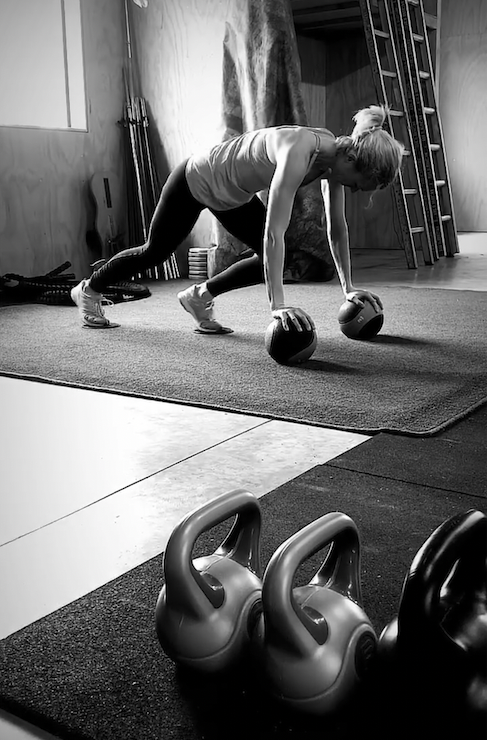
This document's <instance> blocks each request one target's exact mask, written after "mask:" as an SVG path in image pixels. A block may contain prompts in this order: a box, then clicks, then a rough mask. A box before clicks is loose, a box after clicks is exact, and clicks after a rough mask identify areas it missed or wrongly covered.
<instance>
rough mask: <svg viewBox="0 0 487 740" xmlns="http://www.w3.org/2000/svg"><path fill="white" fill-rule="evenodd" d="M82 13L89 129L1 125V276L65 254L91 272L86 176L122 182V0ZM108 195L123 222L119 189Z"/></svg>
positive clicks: (89, 2)
mask: <svg viewBox="0 0 487 740" xmlns="http://www.w3.org/2000/svg"><path fill="white" fill-rule="evenodd" d="M82 18H83V42H84V53H85V65H86V70H85V72H86V88H87V97H88V106H89V107H88V114H89V131H88V132H76V131H53V130H45V129H33V128H20V127H15V128H10V127H0V148H1V150H2V157H1V158H0V274H4V273H6V272H17V273H20V274H23V275H36V274H37V275H38V274H43V273H45V272H48V271H49V270H52V269H53V268H55V267H57V266H58V265H60V264H61V263H62V262H64V261H65V260H69V261H70V262H71V263H72V268H71V271H74V272H75V273H76V275H77V276H79V277H83V276H84V275H86V274H89V272H88V271H89V262H90V261H93V259H95V258H96V254H93V253H92V252H90V250H89V249H88V247H87V246H86V243H85V233H86V230H87V228H89V227H91V225H92V223H93V219H94V209H93V206H92V204H91V202H90V200H89V196H88V181H89V178H90V177H91V175H92V174H93V173H94V172H95V171H96V170H98V169H106V170H110V171H114V172H115V173H116V174H117V176H118V181H119V183H120V187H121V183H122V161H123V158H122V152H121V133H120V129H119V126H118V125H117V121H118V120H119V119H120V117H121V114H122V111H123V97H124V92H123V78H122V60H123V55H124V53H125V43H124V36H123V5H122V0H83V2H82ZM114 196H115V197H114V204H115V208H116V213H117V216H118V220H119V223H121V224H122V226H123V220H124V217H123V214H124V212H125V209H124V193H123V192H122V191H121V190H120V189H119V190H118V192H116V193H115V194H114Z"/></svg>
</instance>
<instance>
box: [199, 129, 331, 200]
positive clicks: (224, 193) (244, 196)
mask: <svg viewBox="0 0 487 740" xmlns="http://www.w3.org/2000/svg"><path fill="white" fill-rule="evenodd" d="M276 128H284V127H280V126H279V127H276ZM286 128H287V127H286ZM268 130H269V129H257V130H256V131H247V132H246V133H244V134H240V135H239V136H235V137H233V138H232V139H228V140H227V141H224V142H222V143H221V144H217V145H216V146H214V147H213V148H212V149H211V150H210V151H209V152H208V153H206V154H200V155H193V156H192V157H190V158H189V159H188V161H187V163H186V169H185V174H186V180H187V183H188V186H189V189H190V192H191V194H192V196H193V197H194V198H195V199H196V200H197V201H198V202H199V203H202V204H203V205H205V206H206V207H207V208H212V209H213V210H215V211H227V210H230V209H231V208H238V207H239V206H241V205H243V204H244V203H248V202H249V201H250V200H251V199H252V198H253V197H254V195H255V194H256V193H258V192H259V191H260V190H265V189H266V188H268V187H269V185H270V182H271V180H272V177H273V175H274V171H275V169H276V165H275V164H274V163H273V162H271V161H270V159H269V157H268V155H267V148H266V144H265V137H266V134H267V132H268ZM313 133H314V134H315V136H316V147H315V149H314V151H313V153H312V155H311V158H310V162H309V165H308V170H307V173H306V174H307V175H308V174H309V172H310V169H311V167H312V166H313V164H314V161H315V159H316V157H317V156H318V152H319V150H320V138H319V136H318V134H316V133H315V132H313ZM319 174H320V173H319V172H317V174H316V176H315V177H318V176H319ZM315 177H313V178H312V179H315ZM303 184H304V180H303Z"/></svg>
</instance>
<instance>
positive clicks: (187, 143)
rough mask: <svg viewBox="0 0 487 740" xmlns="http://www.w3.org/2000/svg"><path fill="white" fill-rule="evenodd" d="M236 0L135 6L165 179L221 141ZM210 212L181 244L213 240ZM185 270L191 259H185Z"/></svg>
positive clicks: (142, 70)
mask: <svg viewBox="0 0 487 740" xmlns="http://www.w3.org/2000/svg"><path fill="white" fill-rule="evenodd" d="M231 5H232V0H184V2H177V3H176V2H174V0H151V2H150V3H149V7H148V8H147V9H141V8H138V7H136V6H135V5H133V7H131V11H132V19H133V26H134V47H135V53H136V57H137V60H138V69H139V79H140V87H141V93H142V95H143V96H144V97H145V98H146V99H147V101H148V105H149V112H150V116H151V121H152V123H153V126H152V133H153V140H154V144H155V153H156V159H157V163H158V170H159V172H160V174H161V178H162V180H163V181H164V180H165V178H166V177H167V174H168V173H169V171H170V170H172V169H173V168H174V167H175V166H176V165H178V164H179V163H180V162H181V161H183V159H185V158H186V157H189V156H190V154H192V153H193V152H196V151H198V150H203V149H206V148H208V147H210V146H212V145H213V144H215V143H216V142H218V141H220V140H221V137H222V129H221V91H222V63H223V39H224V33H225V20H226V19H227V18H228V17H229V12H230V7H231ZM211 227H212V217H211V215H210V214H209V212H207V211H204V212H203V213H202V215H201V217H200V219H199V220H198V222H197V224H196V226H195V228H194V230H193V232H192V234H191V236H190V238H189V239H188V240H187V241H186V242H185V243H184V244H183V245H182V246H181V248H180V249H179V250H178V253H179V254H180V255H181V256H182V255H184V254H185V253H186V251H187V249H188V246H192V245H195V246H203V247H208V246H210V245H211ZM180 265H181V268H182V269H184V267H185V261H183V260H180Z"/></svg>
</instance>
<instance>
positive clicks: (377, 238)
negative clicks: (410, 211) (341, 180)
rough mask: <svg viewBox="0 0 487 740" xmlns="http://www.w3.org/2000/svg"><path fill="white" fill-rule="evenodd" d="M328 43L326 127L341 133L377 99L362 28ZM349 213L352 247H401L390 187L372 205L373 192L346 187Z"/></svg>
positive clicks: (379, 192) (338, 133)
mask: <svg viewBox="0 0 487 740" xmlns="http://www.w3.org/2000/svg"><path fill="white" fill-rule="evenodd" d="M326 46H327V60H326V127H327V128H328V129H330V131H333V133H334V134H335V136H340V135H343V134H349V133H351V131H352V128H353V121H352V120H351V119H352V116H353V115H354V113H356V112H357V111H358V110H359V109H360V108H364V107H365V106H368V105H371V104H373V103H377V96H376V93H375V88H374V82H373V78H372V71H371V68H370V62H369V56H368V53H367V47H366V44H365V38H364V36H363V33H362V32H359V33H355V34H349V35H347V36H346V37H341V38H339V39H337V40H336V41H327V42H326ZM346 214H347V222H348V227H349V234H350V246H351V248H352V249H357V248H360V249H364V248H365V249H368V248H373V249H402V247H401V244H400V241H399V239H398V236H397V233H396V223H395V206H394V203H393V194H392V190H391V189H387V190H384V191H378V192H376V193H374V196H373V201H372V206H370V194H368V193H354V194H352V193H351V192H350V191H348V190H347V191H346Z"/></svg>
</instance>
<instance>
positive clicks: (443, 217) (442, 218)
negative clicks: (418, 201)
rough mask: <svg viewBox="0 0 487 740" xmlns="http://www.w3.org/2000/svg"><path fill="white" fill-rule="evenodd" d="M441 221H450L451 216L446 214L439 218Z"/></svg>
mask: <svg viewBox="0 0 487 740" xmlns="http://www.w3.org/2000/svg"><path fill="white" fill-rule="evenodd" d="M441 220H442V221H451V216H450V215H449V214H448V213H447V214H446V215H445V216H442V217H441Z"/></svg>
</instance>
